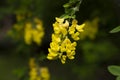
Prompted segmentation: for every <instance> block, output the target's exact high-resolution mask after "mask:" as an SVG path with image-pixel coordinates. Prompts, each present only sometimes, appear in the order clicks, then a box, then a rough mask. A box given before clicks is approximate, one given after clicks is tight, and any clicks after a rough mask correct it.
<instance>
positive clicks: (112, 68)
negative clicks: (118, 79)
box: [108, 66, 120, 76]
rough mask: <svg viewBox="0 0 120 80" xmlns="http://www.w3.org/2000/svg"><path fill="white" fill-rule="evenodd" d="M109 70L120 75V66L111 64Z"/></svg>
mask: <svg viewBox="0 0 120 80" xmlns="http://www.w3.org/2000/svg"><path fill="white" fill-rule="evenodd" d="M108 70H109V72H110V73H112V74H113V75H115V76H120V66H109V67H108Z"/></svg>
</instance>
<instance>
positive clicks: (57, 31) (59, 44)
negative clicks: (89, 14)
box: [47, 18, 85, 64]
mask: <svg viewBox="0 0 120 80" xmlns="http://www.w3.org/2000/svg"><path fill="white" fill-rule="evenodd" d="M84 26H85V24H82V25H78V24H77V20H75V19H73V21H72V24H71V25H70V22H69V21H68V20H65V19H64V18H56V22H55V23H54V24H53V29H54V33H53V34H52V42H51V43H50V48H48V52H49V53H48V56H47V58H48V59H49V60H54V59H56V58H59V59H61V62H62V63H63V64H64V63H65V61H66V59H67V58H68V59H74V55H75V50H76V46H77V43H76V41H77V40H79V39H80V34H81V33H82V32H83V31H84V30H83V28H84ZM70 37H71V38H72V39H73V42H72V41H71V40H70Z"/></svg>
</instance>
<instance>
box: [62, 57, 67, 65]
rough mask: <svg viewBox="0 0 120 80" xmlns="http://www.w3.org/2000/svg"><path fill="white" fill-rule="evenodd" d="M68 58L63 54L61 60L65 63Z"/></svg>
mask: <svg viewBox="0 0 120 80" xmlns="http://www.w3.org/2000/svg"><path fill="white" fill-rule="evenodd" d="M66 58H67V56H66V55H62V56H61V62H62V64H65V61H66Z"/></svg>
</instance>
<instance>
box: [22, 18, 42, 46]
mask: <svg viewBox="0 0 120 80" xmlns="http://www.w3.org/2000/svg"><path fill="white" fill-rule="evenodd" d="M34 22H35V25H33V24H32V23H31V22H27V23H25V29H24V40H25V42H26V44H31V43H32V42H35V43H36V44H38V45H40V44H41V41H42V38H43V36H44V29H43V26H42V22H41V21H40V20H39V19H37V18H35V19H34ZM34 26H35V27H34Z"/></svg>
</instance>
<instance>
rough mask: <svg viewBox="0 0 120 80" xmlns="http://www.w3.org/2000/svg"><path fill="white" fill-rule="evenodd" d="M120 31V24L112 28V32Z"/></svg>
mask: <svg viewBox="0 0 120 80" xmlns="http://www.w3.org/2000/svg"><path fill="white" fill-rule="evenodd" d="M119 31H120V26H118V27H116V28H114V29H112V30H111V31H110V33H116V32H119Z"/></svg>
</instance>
